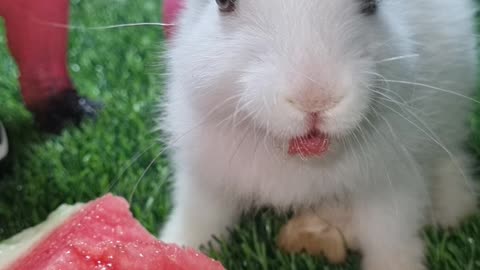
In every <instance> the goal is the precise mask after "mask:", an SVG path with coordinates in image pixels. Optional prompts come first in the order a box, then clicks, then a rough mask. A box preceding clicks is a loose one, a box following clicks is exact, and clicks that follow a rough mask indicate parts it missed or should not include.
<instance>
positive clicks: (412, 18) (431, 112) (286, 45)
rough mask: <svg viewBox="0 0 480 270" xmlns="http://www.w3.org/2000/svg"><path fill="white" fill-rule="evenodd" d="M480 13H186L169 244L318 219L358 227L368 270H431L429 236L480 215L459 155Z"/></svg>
mask: <svg viewBox="0 0 480 270" xmlns="http://www.w3.org/2000/svg"><path fill="white" fill-rule="evenodd" d="M474 13H475V9H474V4H473V2H472V1H470V0H421V1H419V0H384V1H380V0H378V1H376V0H218V1H214V0H186V3H185V10H184V11H182V14H181V16H180V19H179V21H178V25H177V28H176V33H175V36H174V37H173V40H172V41H171V43H169V50H168V55H167V57H168V80H167V93H166V98H165V101H164V103H163V105H164V106H165V115H164V116H163V117H162V125H161V128H162V129H163V130H164V131H165V132H166V133H167V135H168V138H169V142H170V146H171V147H172V151H171V157H172V161H173V164H174V166H175V170H176V175H175V185H174V209H173V213H172V214H171V216H170V217H169V220H168V222H167V224H166V225H165V227H164V228H163V230H162V232H161V239H162V240H164V241H166V242H174V243H177V244H182V245H186V246H192V247H198V246H199V245H201V244H205V243H207V242H208V241H209V240H210V239H211V237H212V235H217V236H221V235H225V234H226V233H227V230H226V229H227V228H228V227H230V226H232V225H234V224H235V222H236V221H237V220H238V217H239V215H240V214H241V213H242V212H243V211H248V210H249V209H252V208H256V207H263V206H269V207H272V208H275V209H277V210H279V211H286V210H291V209H294V210H299V209H304V208H309V207H314V208H318V209H324V210H325V212H328V213H330V214H329V215H327V216H326V217H325V218H327V219H328V220H329V222H331V223H332V224H334V225H338V226H340V225H339V224H336V222H335V219H336V217H335V216H336V214H332V213H337V214H338V215H339V216H342V217H343V216H345V214H348V216H349V219H350V221H349V222H348V224H346V225H345V224H343V223H342V224H343V225H341V226H342V228H341V230H342V231H343V232H344V233H345V234H346V235H351V236H352V239H351V241H352V243H350V244H351V246H355V247H358V249H359V250H360V251H361V252H362V254H363V256H364V259H363V269H366V270H419V269H425V264H424V250H423V242H422V239H421V236H420V235H419V232H420V230H421V229H422V228H423V226H425V225H427V224H437V225H440V226H454V225H457V224H458V223H459V222H461V221H462V219H463V218H465V217H466V216H468V215H470V214H473V213H475V211H476V195H475V187H474V183H473V182H472V181H471V177H470V173H469V167H470V165H469V163H470V158H469V157H468V155H467V154H466V153H465V151H464V150H463V148H462V147H463V143H464V142H465V141H466V138H467V135H468V132H469V126H468V118H469V113H470V111H471V109H472V105H474V104H475V103H476V101H475V100H473V99H472V97H473V93H474V90H475V87H476V72H477V70H476V68H477V51H476V42H475V32H474V31H475V28H474ZM329 210H330V211H329ZM333 210H334V211H333ZM232 244H234V243H232Z"/></svg>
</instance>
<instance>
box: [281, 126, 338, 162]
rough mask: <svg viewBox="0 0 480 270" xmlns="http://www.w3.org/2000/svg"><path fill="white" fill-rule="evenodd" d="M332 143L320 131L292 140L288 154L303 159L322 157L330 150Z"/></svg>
mask: <svg viewBox="0 0 480 270" xmlns="http://www.w3.org/2000/svg"><path fill="white" fill-rule="evenodd" d="M329 145H330V141H329V139H328V137H327V135H325V134H323V133H320V132H318V131H312V132H310V133H309V134H307V135H305V136H302V137H296V138H293V139H291V140H290V143H289V148H288V154H289V155H292V156H294V155H300V156H302V157H312V156H320V155H321V154H323V153H325V152H326V151H327V150H328V146H329Z"/></svg>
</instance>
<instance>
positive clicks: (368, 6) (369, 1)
mask: <svg viewBox="0 0 480 270" xmlns="http://www.w3.org/2000/svg"><path fill="white" fill-rule="evenodd" d="M362 1H363V3H362V13H363V14H365V15H373V14H375V13H376V12H377V9H378V2H380V0H362Z"/></svg>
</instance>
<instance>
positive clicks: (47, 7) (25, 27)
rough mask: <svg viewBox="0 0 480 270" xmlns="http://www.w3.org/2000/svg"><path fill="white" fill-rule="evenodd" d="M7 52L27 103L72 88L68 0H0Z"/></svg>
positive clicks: (39, 101)
mask: <svg viewBox="0 0 480 270" xmlns="http://www.w3.org/2000/svg"><path fill="white" fill-rule="evenodd" d="M0 16H1V17H3V18H4V19H5V24H6V29H7V40H8V47H9V49H10V52H11V53H12V55H13V58H14V59H15V61H16V62H17V65H18V68H19V70H20V87H21V90H22V96H23V99H24V102H25V103H26V105H27V107H28V106H30V107H31V106H36V105H39V104H40V103H41V102H42V101H43V100H45V99H46V98H48V97H50V96H53V95H55V94H57V93H58V92H61V91H64V90H66V89H72V88H73V87H72V83H71V81H70V78H69V75H68V71H67V46H68V29H66V28H65V27H58V26H54V25H52V23H53V24H62V25H67V24H68V16H69V2H68V0H0Z"/></svg>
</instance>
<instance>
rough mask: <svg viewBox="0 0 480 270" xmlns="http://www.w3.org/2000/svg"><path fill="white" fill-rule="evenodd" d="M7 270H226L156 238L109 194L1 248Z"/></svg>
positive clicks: (62, 212) (0, 265)
mask: <svg viewBox="0 0 480 270" xmlns="http://www.w3.org/2000/svg"><path fill="white" fill-rule="evenodd" d="M0 269H2V270H3V269H5V270H7V269H8V270H27V269H28V270H44V269H45V270H47V269H48V270H60V269H62V270H69V269H75V270H87V269H88V270H93V269H94V270H109V269H113V270H136V269H139V270H150V269H158V270H196V269H198V270H223V269H224V268H223V267H222V265H221V264H220V263H218V262H216V261H213V260H212V259H210V258H208V257H206V256H205V255H203V254H201V253H199V252H197V251H195V250H193V249H183V248H180V247H177V246H175V245H170V244H164V243H161V242H160V241H158V240H157V239H155V238H154V237H153V236H152V235H151V234H150V233H148V231H147V230H145V229H144V228H143V227H142V226H141V225H140V223H139V222H138V221H137V220H135V219H134V218H133V217H132V214H131V213H130V211H129V205H128V203H127V202H126V201H125V200H124V199H123V198H119V197H115V196H112V195H110V194H108V195H105V196H104V197H102V198H99V199H97V200H95V201H92V202H90V203H88V204H76V205H73V206H61V207H60V208H59V209H57V210H56V211H55V212H53V213H52V214H50V216H49V218H48V220H47V221H46V222H44V223H42V224H40V225H37V226H36V227H34V228H30V229H27V230H25V231H24V232H22V233H20V234H18V235H16V236H14V237H12V238H10V239H8V240H6V241H5V242H3V243H2V244H0Z"/></svg>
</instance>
